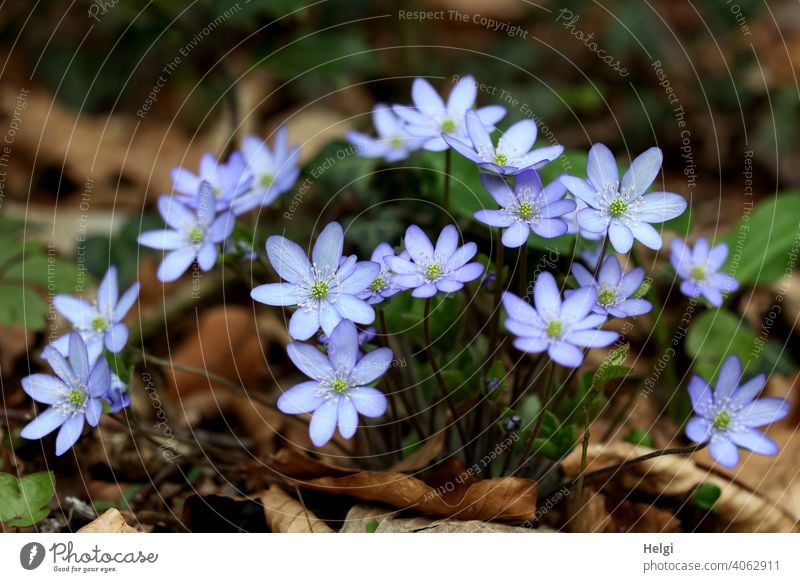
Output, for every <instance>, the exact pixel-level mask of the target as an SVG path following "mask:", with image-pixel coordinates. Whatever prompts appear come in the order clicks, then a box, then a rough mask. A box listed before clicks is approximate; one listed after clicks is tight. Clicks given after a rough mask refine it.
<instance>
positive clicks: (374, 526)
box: [367, 519, 380, 533]
mask: <svg viewBox="0 0 800 582" xmlns="http://www.w3.org/2000/svg"><path fill="white" fill-rule="evenodd" d="M379 525H380V523H379V522H378V520H377V519H372V520H370V521H368V522H367V533H375V532H376V531H378V526H379Z"/></svg>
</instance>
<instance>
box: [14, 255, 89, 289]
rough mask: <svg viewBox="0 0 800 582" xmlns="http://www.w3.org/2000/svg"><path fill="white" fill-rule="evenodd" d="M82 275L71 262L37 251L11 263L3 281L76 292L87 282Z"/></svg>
mask: <svg viewBox="0 0 800 582" xmlns="http://www.w3.org/2000/svg"><path fill="white" fill-rule="evenodd" d="M81 276H82V274H81V272H80V271H79V270H78V268H77V267H76V266H75V265H73V264H72V263H71V262H69V261H65V260H63V259H60V258H58V257H56V256H55V255H42V254H38V253H37V254H34V255H32V256H31V255H29V256H26V258H25V260H24V261H19V262H17V263H14V264H13V265H11V266H10V267H9V268H8V270H6V272H5V273H4V274H3V281H7V282H10V281H14V282H17V283H20V284H24V285H31V286H34V287H37V288H39V289H40V290H42V291H49V292H52V293H75V292H76V289H78V290H79V287H80V286H82V285H84V284H85V281H81ZM84 277H85V275H84Z"/></svg>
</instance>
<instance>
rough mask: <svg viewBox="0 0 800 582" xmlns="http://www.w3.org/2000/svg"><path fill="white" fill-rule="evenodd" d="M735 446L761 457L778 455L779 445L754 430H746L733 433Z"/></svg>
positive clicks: (732, 437) (732, 438)
mask: <svg viewBox="0 0 800 582" xmlns="http://www.w3.org/2000/svg"><path fill="white" fill-rule="evenodd" d="M731 440H732V441H733V443H734V444H735V445H738V446H740V447H743V448H745V449H748V450H751V451H753V452H754V453H758V454H759V455H777V454H778V452H779V451H780V447H779V446H778V443H776V442H775V441H774V440H772V439H771V438H769V437H768V436H767V435H765V434H764V433H762V432H761V431H758V430H756V429H754V428H745V429H742V430H738V431H733V432H732V433H731Z"/></svg>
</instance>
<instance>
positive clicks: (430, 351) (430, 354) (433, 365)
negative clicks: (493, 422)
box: [422, 298, 467, 447]
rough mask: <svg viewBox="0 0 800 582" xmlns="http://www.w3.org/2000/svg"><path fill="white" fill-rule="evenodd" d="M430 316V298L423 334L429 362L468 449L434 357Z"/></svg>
mask: <svg viewBox="0 0 800 582" xmlns="http://www.w3.org/2000/svg"><path fill="white" fill-rule="evenodd" d="M430 314H431V299H430V298H428V299H426V300H425V313H424V315H423V316H422V326H423V333H424V335H425V338H424V341H425V353H426V355H427V356H428V361H429V363H430V365H431V371H432V372H433V377H434V380H435V381H436V385H437V386H438V388H439V392H440V393H441V396H442V399H444V401H445V403H446V404H447V408H448V409H449V410H450V414H451V416H452V417H453V424H454V425H455V426H456V430H458V436H459V438H461V446H462V447H466V446H467V435H466V434H465V433H464V429H463V427H462V426H461V418H460V417H459V414H458V410H457V409H456V405H455V404H454V403H453V401H452V399H451V398H450V392H449V391H448V390H447V384H445V381H444V378H443V377H442V373H441V370H440V369H439V365H438V364H437V363H436V358H435V357H434V354H433V344H432V342H431V324H430V319H431V318H430Z"/></svg>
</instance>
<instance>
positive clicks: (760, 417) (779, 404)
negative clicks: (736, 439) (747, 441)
mask: <svg viewBox="0 0 800 582" xmlns="http://www.w3.org/2000/svg"><path fill="white" fill-rule="evenodd" d="M787 414H789V403H788V402H786V400H784V399H783V398H760V399H759V400H756V401H755V402H751V403H750V404H748V405H747V406H745V407H744V408H742V410H741V412H740V413H739V416H738V418H739V420H740V421H741V422H742V424H744V425H745V426H748V427H756V426H763V425H765V424H770V423H772V422H776V421H778V420H780V419H782V418H783V417H784V416H786V415H787Z"/></svg>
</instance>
